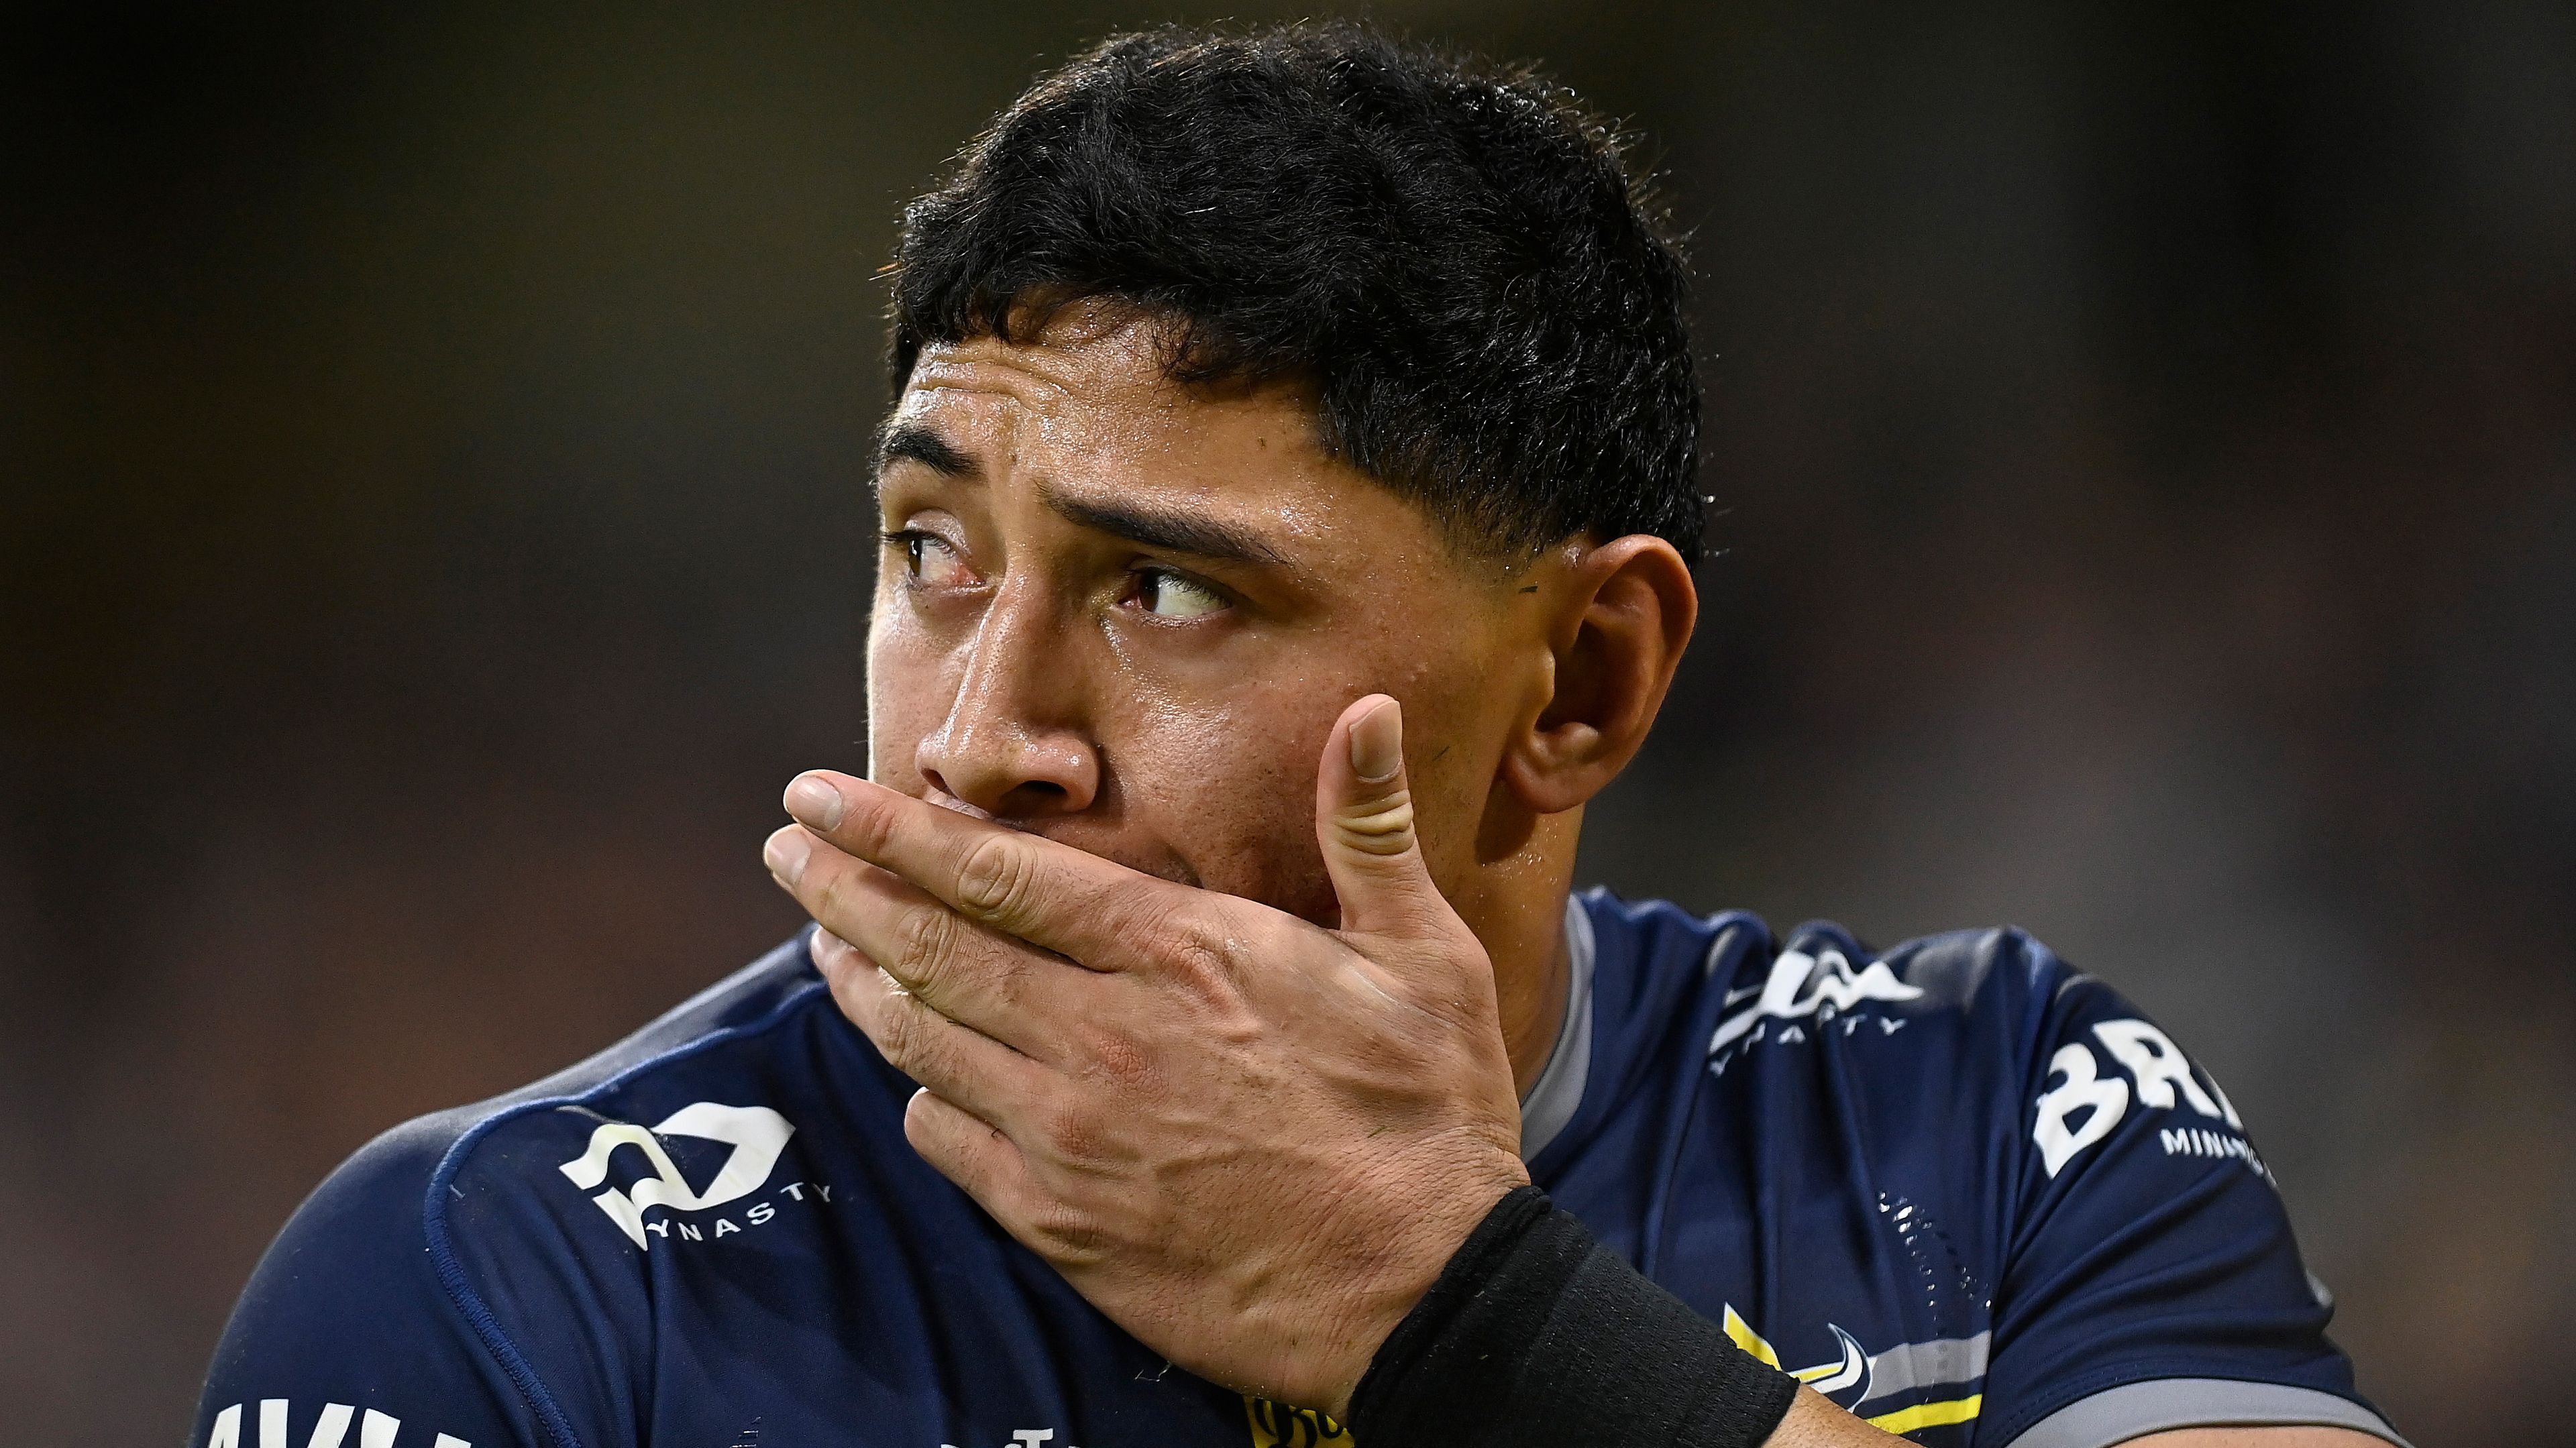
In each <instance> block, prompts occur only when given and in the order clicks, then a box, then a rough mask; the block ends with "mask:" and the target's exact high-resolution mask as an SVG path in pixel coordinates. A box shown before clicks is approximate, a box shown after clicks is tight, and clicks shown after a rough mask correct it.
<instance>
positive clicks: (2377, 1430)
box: [2010, 1378, 2411, 1448]
mask: <svg viewBox="0 0 2576 1448" xmlns="http://www.w3.org/2000/svg"><path fill="white" fill-rule="evenodd" d="M2290 1424H2306V1425H2311V1426H2318V1427H2329V1428H2350V1429H2352V1430H2353V1431H2354V1432H2356V1433H2368V1434H2369V1435H2370V1436H2372V1437H2374V1438H2384V1439H2386V1440H2387V1441H2389V1442H2391V1443H2394V1444H2396V1445H2397V1448H2411V1445H2409V1444H2408V1443H2407V1441H2406V1440H2405V1439H2403V1438H2400V1437H2398V1436H2397V1430H2396V1429H2394V1428H2391V1427H2389V1426H2388V1424H2387V1423H2386V1422H2384V1421H2382V1420H2381V1419H2380V1417H2379V1415H2378V1414H2376V1413H2373V1412H2372V1411H2370V1410H2369V1409H2368V1408H2365V1407H2363V1406H2362V1405H2361V1404H2359V1403H2356V1402H2354V1401H2352V1400H2351V1399H2350V1398H2338V1397H2336V1396H2335V1395H2334V1394H2332V1393H2321V1392H2319V1391H2317V1390H2316V1389H2314V1388H2294V1387H2291V1386H2289V1385H2288V1384H2286V1383H2244V1382H2237V1381H2235V1380H2234V1379H2230V1378H2158V1379H2155V1380H2153V1381H2151V1382H2144V1383H2126V1384H2123V1385H2121V1386H2119V1387H2116V1388H2109V1389H2106V1390H2104V1391H2102V1392H2099V1393H2095V1394H2094V1395H2093V1396H2091V1397H2089V1398H2078V1399H2076V1400H2075V1401H2074V1402H2072V1403H2069V1404H2067V1405H2066V1406H2065V1407H2063V1408H2060V1409H2058V1410H2057V1411H2056V1412H2054V1413H2051V1414H2049V1415H2048V1416H2047V1417H2045V1418H2042V1419H2040V1420H2039V1421H2038V1422H2036V1423H2033V1424H2031V1425H2030V1426H2029V1427H2028V1428H2026V1429H2023V1430H2022V1434H2021V1436H2020V1437H2018V1438H2015V1439H2014V1440H2012V1443H2011V1445H2010V1448H2110V1445H2112V1444H2114V1443H2125V1442H2127V1441H2129V1440H2130V1439H2132V1438H2137V1437H2142V1436H2144V1435H2145V1434H2148V1433H2162V1432H2166V1431H2168V1430H2169V1429H2174V1428H2224V1427H2260V1426H2270V1425H2290Z"/></svg>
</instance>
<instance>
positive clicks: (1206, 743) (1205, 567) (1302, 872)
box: [868, 308, 1548, 923]
mask: <svg viewBox="0 0 2576 1448" xmlns="http://www.w3.org/2000/svg"><path fill="white" fill-rule="evenodd" d="M1156 342H1157V336H1156V333H1155V331H1154V330H1153V328H1152V327H1151V326H1150V325H1149V324H1147V323H1143V322H1139V321H1135V320H1133V319H1132V318H1127V319H1122V318H1120V317H1119V316H1117V315H1116V314H1112V313H1107V312H1104V311H1102V310H1100V309H1097V308H1092V309H1082V308H1075V309H1068V311H1067V313H1066V314H1065V317H1064V319H1063V320H1062V321H1060V322H1058V323H1057V324H1056V325H1054V326H1052V327H1050V328H1049V329H1047V331H1046V332H1045V333H1043V334H1042V335H1041V336H1040V337H1039V338H1038V339H1037V340H1036V342H1035V343H1033V344H1032V345H1027V346H1009V345H1004V344H1002V343H999V342H996V341H993V340H990V339H979V340H975V341H971V342H967V343H964V344H960V345H956V346H939V347H932V348H929V349H927V350H925V351H924V352H923V353H922V355H921V358H920V360H919V362H918V364H917V365H916V366H915V367H914V369H913V373H912V378H911V382H910V384H909V385H908V386H907V387H906V388H905V390H904V394H903V397H902V400H901V402H900V403H899V404H898V407H897V410H896V413H895V416H894V418H893V420H892V422H891V423H890V425H889V428H888V432H887V437H888V447H887V456H886V461H885V465H884V467H883V470H882V473H881V475H880V477H879V479H878V492H879V499H880V512H881V515H882V520H883V527H884V529H885V533H886V541H885V544H884V551H883V553H882V555H881V559H880V564H879V569H878V583H877V594H876V608H875V615H874V618H873V621H872V623H871V626H870V629H869V637H868V706H869V739H868V744H869V759H870V765H869V768H870V773H871V775H872V776H873V777H874V778H875V779H876V780H878V781H879V782H881V783H884V784H886V785H889V786H891V787H893V788H896V789H899V790H903V791H905V792H907V793H910V794H914V795H918V796H922V797H924V798H928V799H931V800H934V801H937V802H940V803H944V804H949V805H952V806H957V807H963V808H967V809H969V810H971V811H973V812H977V813H981V814H984V815H988V816H990V817H992V818H995V819H998V820H1001V821H1004V822H1006V823H1009V824H1012V825H1015V826H1018V827H1020V828H1023V829H1027V830H1031V831H1034V832H1037V833H1040V834H1044V835H1046V836H1049V837H1050V838H1054V839H1057V840H1061V841H1063V842H1065V843H1067V844H1071V845H1074V846H1077V847H1079V848H1081V849H1084V850H1088V851H1090V852H1092V853H1094V854H1098V855H1102V856H1105V857H1107V858H1109V859H1112V860H1116V861H1118V862H1120V863H1122V864H1126V865H1129V866H1131V867H1133V868H1135V869H1139V870H1143V871H1146V872H1149V873H1151V874H1155V875H1160V876H1162V877H1164V878H1167V879H1172V880H1177V881H1181V882H1183V883H1186V884H1192V885H1199V886H1204V887H1206V888H1208V889H1213V890H1221V891H1224V892H1227V893H1229V894H1234V895H1241V896H1245V897H1248V898H1251V899H1255V900H1260V901H1263V902H1265V903H1268V904H1271V905H1274V906H1277V907H1278V908H1281V909H1284V910H1289V911H1292V912H1294V913H1296V914H1299V915H1302V916H1305V917H1306V918H1308V919H1310V920H1315V921H1318V922H1322V923H1331V922H1332V921H1333V920H1334V919H1335V917H1336V914H1337V912H1336V909H1335V906H1334V902H1333V893H1332V888H1331V885H1330V884H1329V882H1328V881H1327V880H1326V878H1325V876H1324V871H1323V864H1322V859H1321V856H1320V854H1319V852H1318V849H1317V846H1316V843H1315V828H1314V809H1315V803H1314V801H1315V769H1316V760H1317V756H1318V754H1319V752H1320V751H1321V749H1322V747H1323V743H1324V739H1325V736H1326V734H1327V733H1328V731H1329V730H1330V729H1331V727H1332V724H1333V721H1334V719H1335V718H1336V717H1337V716H1339V715H1340V713H1341V711H1342V709H1343V708H1344V707H1345V706H1346V705H1348V704H1350V703H1351V702H1352V701H1353V700H1355V699H1358V698H1360V697H1361V696H1362V695H1365V694H1368V693H1371V692H1384V693H1388V694H1392V695H1394V696H1395V697H1396V698H1398V699H1399V700H1401V701H1402V702H1403V704H1404V709H1405V737H1406V754H1407V757H1408V762H1409V763H1410V765H1411V768H1412V785H1413V792H1414V800H1415V808H1416V814H1417V818H1418V819H1419V821H1420V822H1421V836H1422V840H1423V844H1424V848H1425V852H1426V854H1427V856H1428V858H1429V861H1430V864H1431V867H1432V871H1433V875H1434V877H1435V878H1436V879H1438V880H1439V881H1440V883H1441V884H1442V886H1443V887H1444V889H1450V890H1451V891H1452V894H1453V898H1454V897H1455V886H1456V884H1457V882H1459V881H1460V880H1461V879H1462V878H1463V877H1464V876H1465V875H1466V873H1467V872H1468V871H1469V869H1470V868H1471V865H1472V864H1473V863H1474V862H1475V860H1476V858H1477V852H1478V835H1479V832H1480V831H1479V825H1480V822H1482V821H1483V820H1484V819H1485V816H1486V813H1487V803H1488V795H1489V792H1490V791H1491V790H1492V789H1493V787H1494V779H1495V771H1496V767H1497V764H1498V762H1499V761H1500V759H1501V757H1502V753H1503V749H1504V745H1505V741H1506V740H1507V739H1508V738H1510V737H1511V734H1512V731H1513V729H1514V727H1515V726H1516V725H1519V726H1526V725H1527V724H1528V722H1529V720H1530V719H1531V718H1534V717H1535V715H1536V712H1537V710H1538V708H1539V707H1540V705H1541V703H1542V702H1543V701H1544V699H1545V691H1546V680H1547V676H1548V650H1547V640H1546V638H1545V636H1544V627H1543V625H1542V624H1541V623H1540V622H1539V621H1538V620H1537V618H1536V614H1535V610H1536V606H1537V601H1536V599H1534V598H1531V597H1529V596H1528V595H1526V594H1524V593H1523V592H1522V591H1521V589H1520V588H1519V587H1517V586H1516V584H1517V580H1516V578H1515V577H1514V575H1513V574H1512V572H1511V571H1510V570H1509V569H1508V568H1507V567H1506V566H1504V565H1499V564H1492V563H1487V562H1481V561H1478V560H1475V559H1473V558H1470V557H1468V556H1466V555H1464V554H1462V553H1460V552H1458V551H1456V550H1454V549H1453V548H1452V547H1451V546H1449V544H1448V543H1447V541H1446V539H1445V538H1444V537H1443V535H1442V533H1441V531H1440V529H1439V527H1438V526H1437V525H1436V524H1435V523H1434V522H1433V521H1432V519H1431V518H1430V517H1429V516H1428V515H1427V514H1426V513H1425V512H1423V510H1421V509H1420V508H1419V507H1417V506H1415V505H1414V504H1412V503H1409V502H1407V501H1404V500H1403V499H1400V498H1398V497H1397V496H1396V495H1395V494H1394V493H1393V492H1391V491H1390V490H1388V489H1387V488H1386V487H1385V486H1384V485H1382V484H1379V483H1377V482H1374V481H1372V480H1371V479H1369V478H1368V477H1367V476H1365V475H1364V474H1361V473H1360V472H1358V471H1356V470H1354V469H1352V468H1351V467H1349V466H1347V465H1345V464H1343V463H1341V462H1338V461H1336V460H1335V459H1333V458H1332V457H1331V456H1329V455H1328V454H1327V453H1326V452H1325V450H1324V448H1323V447H1322V446H1321V444H1320V443H1319V441H1318V437H1317V428H1316V421H1315V415H1314V410H1313V405H1312V403H1311V400H1310V399H1309V398H1308V397H1307V396H1306V395H1304V394H1303V393H1302V392H1300V391H1298V390H1296V389H1292V388H1287V387H1278V388H1264V389H1255V390H1240V391H1233V392H1226V393H1221V394H1211V393H1208V392H1205V391H1194V390H1189V389H1183V388H1180V387H1176V386H1174V385H1172V384H1170V383H1168V382H1167V381H1165V380H1164V379H1163V377H1162V371H1161V367H1160V360H1161V353H1160V351H1159V349H1158V347H1157V345H1156ZM1516 605H1517V606H1516ZM1484 832H1485V833H1486V834H1487V835H1488V836H1489V837H1490V836H1491V835H1493V834H1494V833H1495V832H1494V831H1493V830H1491V829H1490V828H1489V829H1487V830H1486V831H1484ZM1503 833H1504V834H1505V835H1506V836H1512V837H1510V838H1506V839H1504V840H1503V841H1502V842H1501V843H1500V844H1499V846H1498V845H1497V844H1496V843H1495V841H1493V840H1492V839H1490V838H1489V839H1488V841H1487V843H1486V849H1487V853H1488V854H1489V855H1490V854H1491V853H1492V852H1493V851H1494V850H1496V849H1497V848H1499V849H1501V850H1504V851H1508V850H1510V849H1512V848H1516V847H1517V846H1518V844H1519V843H1520V841H1519V839H1518V838H1517V836H1516V835H1515V833H1514V832H1512V831H1509V830H1505V831H1503Z"/></svg>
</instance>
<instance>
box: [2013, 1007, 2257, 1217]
mask: <svg viewBox="0 0 2576 1448" xmlns="http://www.w3.org/2000/svg"><path fill="white" fill-rule="evenodd" d="M2093 1037H2094V1039H2095V1040H2098V1041H2100V1042H2101V1043H2102V1049H2104V1050H2106V1051H2108V1052H2110V1053H2111V1059H2112V1060H2113V1061H2115V1062H2117V1063H2118V1064H2119V1065H2120V1066H2121V1068H2122V1069H2124V1070H2126V1071H2127V1072H2128V1073H2129V1080H2128V1081H2123V1080H2121V1079H2120V1078H2119V1077H2117V1076H2104V1075H2103V1074H2102V1071H2101V1067H2100V1065H2099V1064H2098V1063H2097V1062H2096V1061H2095V1060H2094V1058H2093V1052H2092V1049H2091V1048H2090V1047H2088V1046H2086V1045H2085V1044H2084V1043H2083V1042H2082V1041H2069V1042H2067V1043H2066V1044H2065V1045H2063V1046H2060V1047H2058V1048H2057V1054H2056V1055H2054V1056H2051V1057H2049V1058H2048V1074H2049V1076H2051V1077H2057V1076H2063V1077H2065V1078H2066V1079H2065V1080H2064V1081H2063V1082H2061V1083H2059V1084H2058V1085H2056V1086H2054V1087H2051V1088H2049V1089H2048V1090H2046V1091H2043V1092H2041V1093H2040V1097H2039V1101H2038V1102H2037V1106H2038V1109H2039V1119H2038V1120H2037V1121H2036V1122H2034V1123H2032V1125H2031V1131H2030V1138H2031V1140H2032V1142H2034V1143H2035V1144H2037V1145H2038V1147H2039V1164H2040V1165H2041V1166H2042V1167H2043V1168H2045V1169H2046V1170H2047V1172H2048V1174H2049V1175H2050V1176H2052V1177H2053V1176H2056V1175H2057V1174H2058V1172H2059V1171H2060V1170H2062V1169H2064V1167H2065V1166H2066V1163H2067V1162H2069V1161H2071V1160H2073V1159H2074V1157H2075V1154H2076V1153H2077V1152H2080V1151H2082V1150H2083V1149H2084V1148H2086V1147H2088V1146H2091V1145H2093V1144H2094V1143H2095V1142H2098V1141H2100V1140H2101V1139H2102V1138H2104V1137H2106V1136H2109V1135H2110V1134H2111V1128H2112V1127H2115V1126H2117V1125H2119V1124H2120V1119H2121V1118H2122V1117H2124V1116H2126V1115H2128V1113H2129V1101H2130V1099H2131V1090H2130V1083H2131V1082H2135V1083H2136V1092H2135V1096H2136V1100H2137V1103H2138V1104H2139V1105H2140V1106H2152V1107H2155V1108H2156V1109H2158V1110H2160V1111H2170V1110H2172V1109H2173V1108H2174V1106H2175V1105H2176V1104H2177V1098H2179V1100H2180V1101H2187V1102H2189V1103H2190V1104H2191V1109H2192V1110H2194V1111H2197V1112H2199V1113H2200V1114H2201V1115H2203V1116H2206V1117H2210V1118H2212V1119H2214V1120H2218V1121H2224V1122H2226V1123H2227V1124H2228V1125H2229V1126H2230V1127H2232V1128H2234V1129H2235V1130H2237V1131H2242V1130H2244V1129H2245V1123H2244V1121H2243V1120H2242V1119H2241V1118H2239V1117H2238V1116H2237V1114H2236V1107H2235V1104H2234V1103H2233V1102H2230V1101H2229V1100H2228V1099H2227V1093H2226V1092H2224V1091H2221V1090H2219V1089H2218V1083H2217V1082H2216V1081H2214V1080H2213V1081H2210V1082H2208V1083H2207V1085H2206V1087H2204V1086H2203V1084H2202V1082H2201V1080H2200V1078H2198V1077H2196V1076H2194V1075H2193V1074H2192V1065H2191V1061H2190V1059H2189V1058H2188V1057H2186V1056H2184V1055H2183V1053H2182V1048H2181V1047H2179V1046H2176V1045H2175V1044H2174V1043H2173V1038H2172V1037H2171V1036H2168V1035H2166V1034H2165V1033H2164V1032H2162V1031H2160V1030H2157V1029H2156V1028H2155V1027H2154V1026H2151V1025H2149V1024H2147V1023H2146V1022H2145V1021H2137V1020H2122V1021H2104V1022H2102V1023H2101V1024H2099V1025H2097V1026H2095V1027H2094V1028H2093ZM2079 1115H2081V1116H2082V1118H2083V1119H2082V1121H2081V1122H2078V1121H2077V1120H2076V1118H2077V1117H2078V1116H2079ZM2157 1139H2158V1140H2159V1141H2160V1142H2162V1143H2163V1145H2164V1149H2165V1155H2167V1156H2211V1157H2233V1158H2235V1159H2237V1160H2240V1161H2242V1162H2244V1163H2245V1164H2246V1165H2247V1166H2248V1167H2250V1168H2252V1169H2253V1170H2254V1171H2256V1172H2257V1173H2260V1174H2261V1175H2262V1176H2263V1177H2264V1178H2265V1179H2266V1180H2269V1179H2270V1178H2271V1175H2272V1173H2271V1171H2270V1169H2268V1168H2266V1167H2265V1166H2264V1165H2263V1159H2262V1158H2261V1157H2259V1156H2257V1155H2255V1154H2254V1148H2253V1146H2252V1145H2251V1144H2249V1143H2248V1142H2247V1141H2246V1140H2245V1138H2243V1137H2241V1136H2231V1135H2228V1134H2226V1133H2222V1132H2211V1131H2202V1130H2198V1129H2196V1128H2195V1129H2188V1130H2181V1131H2173V1130H2168V1131H2164V1132H2161V1133H2160V1134H2159V1135H2158V1138H2157Z"/></svg>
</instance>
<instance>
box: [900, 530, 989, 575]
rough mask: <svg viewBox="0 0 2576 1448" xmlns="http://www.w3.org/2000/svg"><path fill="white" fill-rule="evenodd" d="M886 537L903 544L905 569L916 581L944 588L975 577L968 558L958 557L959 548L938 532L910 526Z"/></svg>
mask: <svg viewBox="0 0 2576 1448" xmlns="http://www.w3.org/2000/svg"><path fill="white" fill-rule="evenodd" d="M885 536H886V541H887V542H889V543H896V544H900V545H902V548H903V566H904V571H905V572H906V573H908V574H910V575H912V578H913V581H914V582H916V583H924V584H928V585H930V586H931V587H934V588H944V587H950V586H954V585H956V584H960V583H966V582H969V581H971V580H972V578H973V575H972V574H971V573H969V572H968V571H967V568H966V561H965V560H964V559H962V558H960V557H958V556H957V550H956V549H955V548H952V547H950V546H949V543H948V540H947V539H945V538H942V537H940V536H939V535H938V534H936V533H925V532H923V531H921V530H920V529H918V528H906V529H903V530H901V531H899V532H893V533H888V534H887V535H885Z"/></svg>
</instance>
